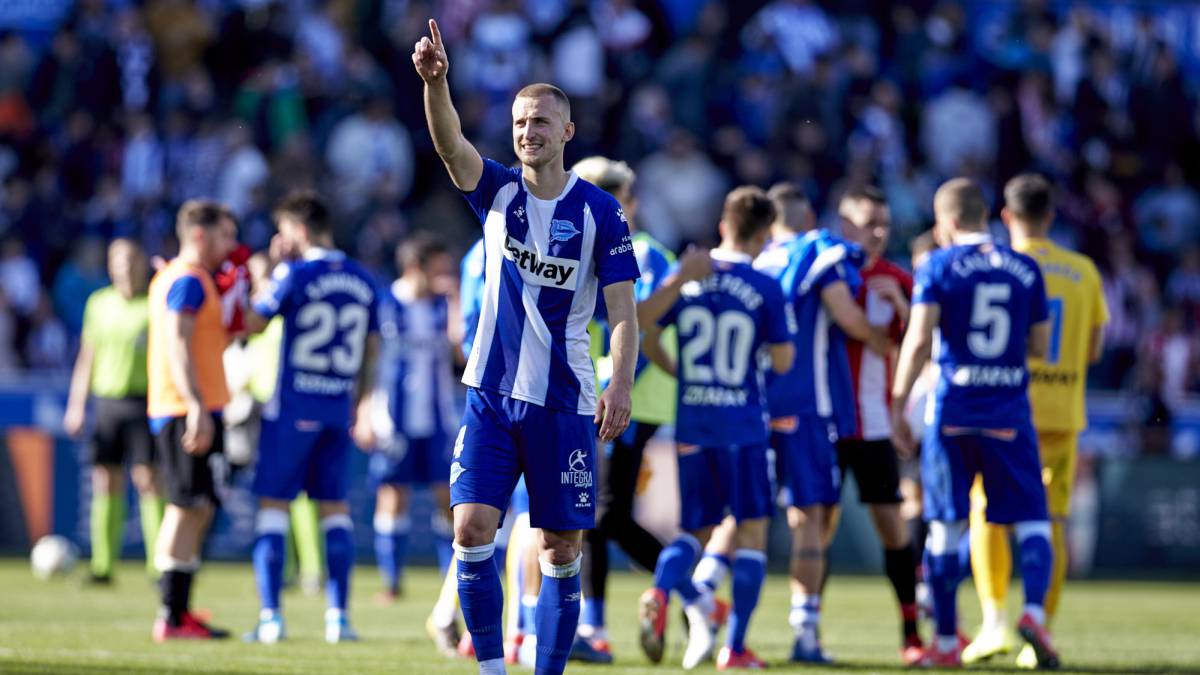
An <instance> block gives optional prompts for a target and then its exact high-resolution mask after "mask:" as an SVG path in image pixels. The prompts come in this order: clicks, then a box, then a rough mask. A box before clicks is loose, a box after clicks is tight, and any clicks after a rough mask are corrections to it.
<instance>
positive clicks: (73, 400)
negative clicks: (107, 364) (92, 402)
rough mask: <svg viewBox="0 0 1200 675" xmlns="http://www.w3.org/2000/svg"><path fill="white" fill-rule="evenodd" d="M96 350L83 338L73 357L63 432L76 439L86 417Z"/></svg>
mask: <svg viewBox="0 0 1200 675" xmlns="http://www.w3.org/2000/svg"><path fill="white" fill-rule="evenodd" d="M95 359H96V350H95V349H94V348H93V347H92V343H91V342H90V341H88V339H87V338H86V337H85V338H84V339H83V340H81V341H80V342H79V355H78V356H76V357H75V368H74V369H73V370H72V371H71V389H70V391H69V393H68V394H67V410H66V414H64V415H63V431H66V432H67V435H68V436H71V437H72V438H76V437H78V436H79V433H80V432H81V431H83V422H84V418H85V417H86V416H87V397H88V394H89V393H90V392H91V388H92V364H93V362H94V361H95Z"/></svg>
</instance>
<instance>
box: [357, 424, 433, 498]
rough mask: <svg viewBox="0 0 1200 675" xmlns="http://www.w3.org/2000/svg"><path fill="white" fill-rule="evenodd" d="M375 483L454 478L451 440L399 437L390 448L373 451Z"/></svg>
mask: <svg viewBox="0 0 1200 675" xmlns="http://www.w3.org/2000/svg"><path fill="white" fill-rule="evenodd" d="M369 472H370V475H371V484H372V485H373V486H374V487H375V488H378V487H379V486H380V485H412V484H414V483H415V484H417V485H430V484H434V483H445V482H447V481H449V480H450V439H448V438H447V437H446V435H445V434H437V435H435V436H432V437H430V438H413V439H405V438H403V437H398V438H396V439H395V441H394V442H393V443H392V445H391V446H390V447H389V448H388V450H387V451H376V452H373V453H371V463H370V466H369Z"/></svg>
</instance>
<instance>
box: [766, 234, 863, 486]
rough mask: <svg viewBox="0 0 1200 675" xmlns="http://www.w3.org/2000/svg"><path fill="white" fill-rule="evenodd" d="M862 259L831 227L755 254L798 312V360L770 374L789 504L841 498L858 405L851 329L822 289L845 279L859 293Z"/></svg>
mask: <svg viewBox="0 0 1200 675" xmlns="http://www.w3.org/2000/svg"><path fill="white" fill-rule="evenodd" d="M862 262H863V253H862V249H860V248H859V247H858V246H856V245H854V244H851V243H849V242H846V241H844V240H841V239H839V238H837V237H834V236H832V235H831V234H829V233H828V232H827V231H826V230H813V231H811V232H808V233H806V234H804V235H800V236H797V237H795V238H793V239H788V240H786V241H781V242H774V243H772V244H771V245H769V246H768V247H767V249H765V250H764V251H763V253H762V254H761V255H759V257H758V259H757V260H756V261H755V268H757V269H758V270H760V271H762V272H764V273H766V274H768V275H770V276H771V277H773V278H774V279H776V280H777V282H778V284H779V285H780V287H781V290H782V292H783V297H784V299H785V301H786V302H787V303H788V304H789V305H790V306H791V308H792V310H793V313H794V315H795V317H796V325H797V330H796V332H795V334H794V336H793V344H794V345H795V347H796V362H795V365H793V366H792V369H791V370H790V371H788V372H787V373H785V374H783V375H776V374H773V373H768V375H767V401H768V408H769V412H770V416H771V447H772V448H773V449H774V450H775V453H776V454H775V459H776V476H777V479H778V480H779V482H780V484H781V485H782V486H783V487H784V488H785V490H784V493H785V498H786V501H787V503H788V505H789V506H796V507H806V506H812V505H816V504H823V505H830V504H836V503H837V502H838V499H839V496H840V490H841V476H840V472H839V470H838V461H837V447H836V443H837V440H838V438H840V437H842V436H846V435H850V434H852V433H853V432H854V430H855V427H856V425H857V420H856V417H855V409H856V408H855V400H854V391H853V382H852V380H851V375H850V360H849V355H848V353H847V351H846V337H845V335H844V334H843V333H842V330H841V328H839V327H838V326H837V324H836V323H834V322H833V319H832V318H831V317H830V316H829V313H828V312H827V311H826V310H825V306H824V303H823V302H822V301H821V293H822V291H824V290H825V288H827V287H829V286H830V285H832V284H835V283H839V282H840V283H845V284H846V285H847V286H848V288H849V291H850V295H851V297H853V295H854V294H855V293H856V292H857V290H858V287H859V286H860V285H861V279H860V278H859V274H858V269H859V267H861V265H862Z"/></svg>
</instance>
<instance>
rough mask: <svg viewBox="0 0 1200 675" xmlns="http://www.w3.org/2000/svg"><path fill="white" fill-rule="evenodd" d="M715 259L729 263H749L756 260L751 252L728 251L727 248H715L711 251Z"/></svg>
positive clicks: (710, 253)
mask: <svg viewBox="0 0 1200 675" xmlns="http://www.w3.org/2000/svg"><path fill="white" fill-rule="evenodd" d="M709 255H710V256H712V259H713V260H720V261H721V262H728V263H745V264H747V265H749V264H751V263H753V262H754V259H753V258H751V257H750V254H749V253H738V252H737V251H726V250H725V249H720V248H714V249H713V250H712V251H710V252H709Z"/></svg>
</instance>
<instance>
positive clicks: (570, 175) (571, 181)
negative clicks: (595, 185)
mask: <svg viewBox="0 0 1200 675" xmlns="http://www.w3.org/2000/svg"><path fill="white" fill-rule="evenodd" d="M578 180H579V175H578V174H576V173H575V172H574V171H568V172H567V184H566V185H564V186H563V189H562V192H560V193H558V196H557V197H555V198H553V199H538V198H537V197H536V196H534V194H533V191H532V190H530V189H529V183H526V182H525V176H521V187H523V188H525V194H526V195H527V196H528V197H529V198H530V199H537V200H538V201H539V202H556V201H558V200H560V199H562V198H563V197H566V196H567V193H569V192H570V191H571V188H573V187H575V182H576V181H578Z"/></svg>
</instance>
